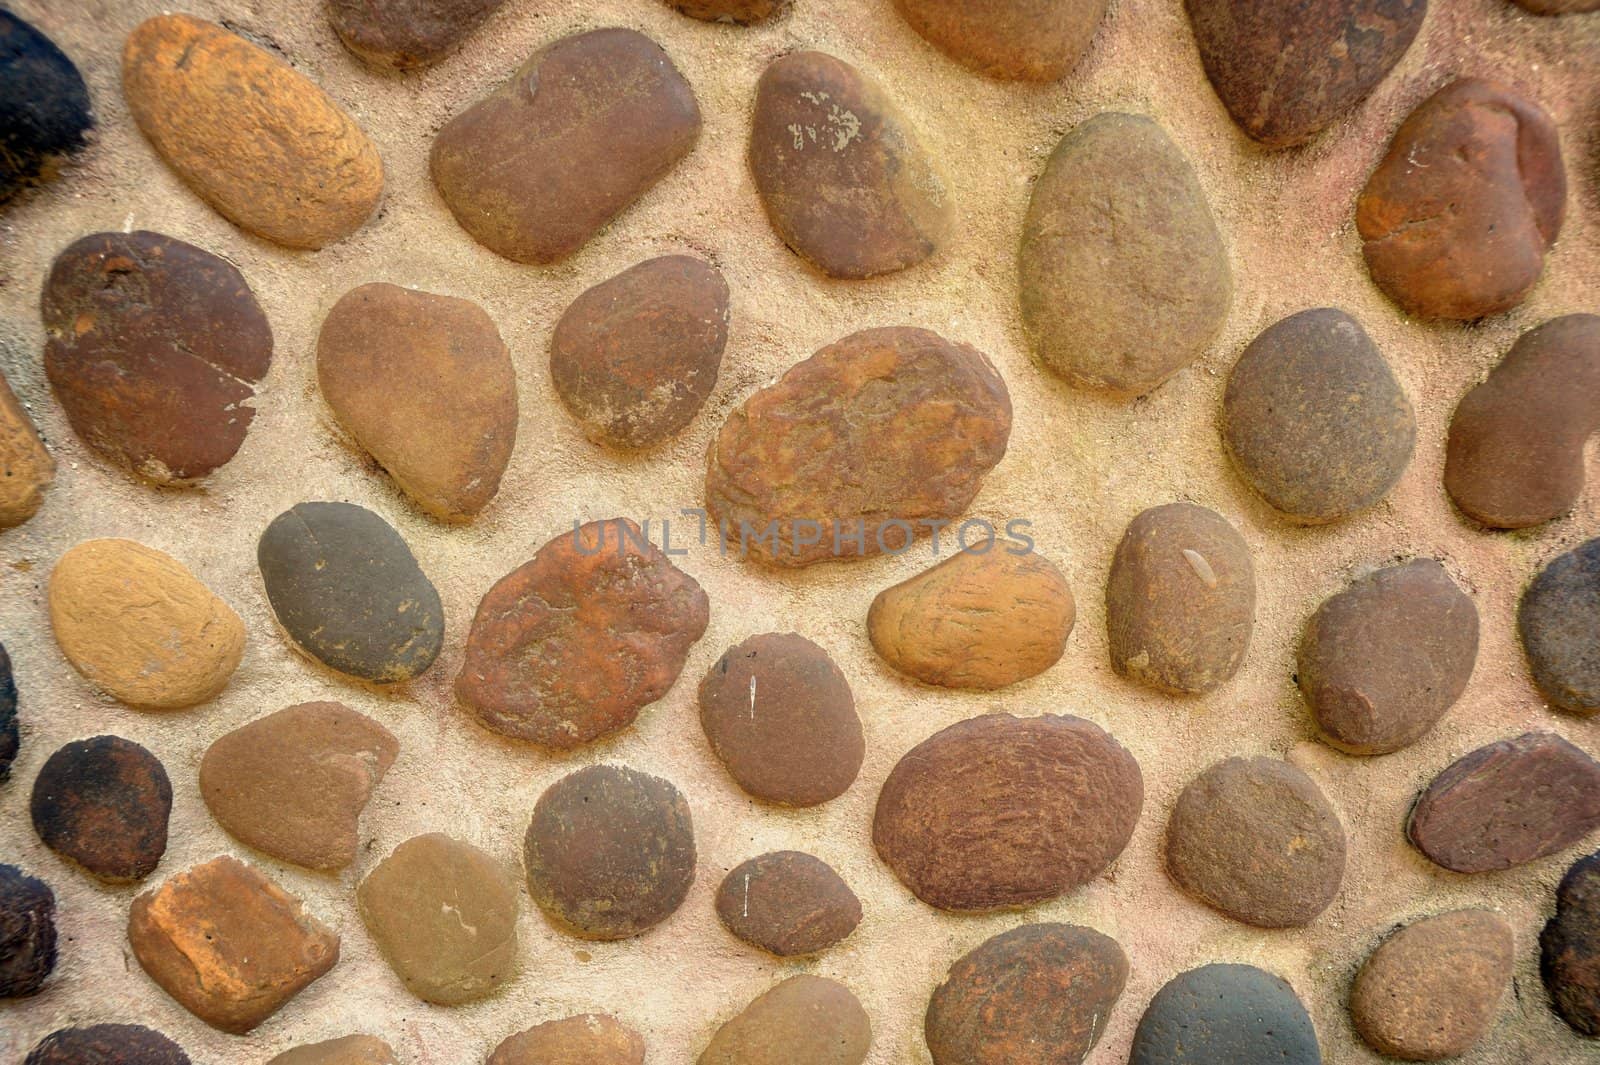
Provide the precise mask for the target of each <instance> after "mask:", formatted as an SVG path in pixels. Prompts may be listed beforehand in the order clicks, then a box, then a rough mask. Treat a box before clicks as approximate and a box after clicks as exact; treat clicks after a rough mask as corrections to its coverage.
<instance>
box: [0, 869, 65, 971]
mask: <svg viewBox="0 0 1600 1065" xmlns="http://www.w3.org/2000/svg"><path fill="white" fill-rule="evenodd" d="M55 967H56V896H55V892H53V891H51V890H50V885H49V884H46V883H45V882H44V881H43V880H36V879H34V878H33V877H31V876H28V875H27V874H26V873H24V872H23V871H22V870H21V869H18V868H17V867H16V866H14V865H0V999H6V998H25V997H27V996H29V995H36V994H38V993H39V991H40V989H41V988H43V987H44V982H45V981H46V980H48V979H49V978H50V973H51V972H52V971H53V970H54V969H55Z"/></svg>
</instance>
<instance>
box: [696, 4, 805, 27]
mask: <svg viewBox="0 0 1600 1065" xmlns="http://www.w3.org/2000/svg"><path fill="white" fill-rule="evenodd" d="M667 3H668V4H670V5H671V6H672V7H674V8H676V9H677V10H679V11H681V12H683V13H684V14H685V15H688V16H689V17H690V18H697V19H699V20H700V21H702V22H733V23H737V24H738V25H740V26H754V25H755V24H756V23H758V22H768V21H770V20H772V19H774V18H777V17H779V16H782V15H786V14H788V13H789V8H790V6H791V3H790V0H667Z"/></svg>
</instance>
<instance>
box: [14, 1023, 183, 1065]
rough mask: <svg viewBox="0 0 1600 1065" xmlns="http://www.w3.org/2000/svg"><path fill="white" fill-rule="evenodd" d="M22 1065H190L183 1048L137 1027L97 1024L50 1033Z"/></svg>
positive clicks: (150, 1031)
mask: <svg viewBox="0 0 1600 1065" xmlns="http://www.w3.org/2000/svg"><path fill="white" fill-rule="evenodd" d="M22 1065H189V1055H187V1054H185V1053H184V1052H183V1048H182V1047H180V1046H179V1045H178V1044H177V1043H174V1042H173V1041H172V1040H170V1039H168V1038H167V1037H166V1036H164V1035H162V1034H161V1033H160V1032H158V1031H155V1030H154V1029H152V1028H146V1027H144V1026H143V1025H138V1024H95V1025H90V1026H89V1027H87V1028H62V1029H60V1030H58V1031H54V1032H51V1033H50V1034H49V1035H47V1036H45V1037H44V1038H43V1039H41V1040H40V1041H39V1045H38V1046H36V1047H34V1048H33V1049H32V1050H31V1051H29V1052H28V1056H27V1057H26V1058H24V1059H23V1061H22Z"/></svg>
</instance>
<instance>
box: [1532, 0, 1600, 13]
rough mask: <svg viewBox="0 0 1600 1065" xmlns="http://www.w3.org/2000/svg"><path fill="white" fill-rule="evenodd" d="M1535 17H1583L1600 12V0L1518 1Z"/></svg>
mask: <svg viewBox="0 0 1600 1065" xmlns="http://www.w3.org/2000/svg"><path fill="white" fill-rule="evenodd" d="M1517 3H1518V4H1520V5H1522V7H1523V8H1524V9H1526V10H1528V11H1531V12H1533V13H1534V14H1535V15H1581V14H1584V13H1585V12H1589V11H1600V0H1517Z"/></svg>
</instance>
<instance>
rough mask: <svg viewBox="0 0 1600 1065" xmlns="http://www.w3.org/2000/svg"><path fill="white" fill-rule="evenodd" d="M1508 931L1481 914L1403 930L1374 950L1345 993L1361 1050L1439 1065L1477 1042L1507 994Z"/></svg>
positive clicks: (1459, 913) (1497, 919) (1511, 961)
mask: <svg viewBox="0 0 1600 1065" xmlns="http://www.w3.org/2000/svg"><path fill="white" fill-rule="evenodd" d="M1515 964H1516V950H1515V945H1514V944H1513V942H1512V938H1511V926H1510V925H1509V924H1507V923H1506V921H1505V918H1503V917H1501V916H1499V915H1498V914H1494V913H1490V912H1489V911H1487V910H1456V911H1455V912H1453V913H1443V914H1440V915H1438V916H1437V917H1428V918H1424V919H1423V920H1420V921H1416V922H1414V923H1412V924H1409V925H1407V926H1406V927H1404V928H1402V929H1401V930H1400V931H1398V932H1396V933H1395V934H1394V935H1392V936H1390V937H1389V938H1388V939H1386V940H1384V941H1383V943H1382V944H1381V945H1380V946H1379V947H1378V949H1377V950H1374V951H1373V952H1372V953H1371V954H1370V955H1369V956H1368V957H1367V960H1366V961H1365V962H1363V963H1362V965H1361V971H1360V972H1358V973H1357V974H1356V979H1355V984H1354V985H1353V986H1352V987H1351V989H1350V1017H1351V1019H1352V1020H1353V1021H1354V1022H1355V1026H1356V1031H1358V1032H1360V1033H1361V1038H1362V1039H1365V1040H1366V1041H1367V1045H1368V1046H1370V1047H1372V1049H1374V1050H1376V1051H1377V1052H1378V1053H1380V1054H1384V1055H1387V1056H1388V1057H1391V1058H1399V1059H1400V1060H1402V1061H1442V1060H1443V1059H1445V1058H1453V1057H1456V1056H1458V1055H1461V1054H1465V1053H1466V1052H1467V1051H1468V1050H1470V1049H1471V1048H1472V1046H1473V1045H1474V1044H1475V1043H1477V1042H1478V1040H1479V1039H1481V1038H1483V1035H1484V1033H1486V1032H1487V1031H1488V1030H1489V1028H1490V1026H1491V1025H1493V1024H1494V1019H1495V1016H1496V1014H1498V1013H1499V1012H1500V1000H1501V999H1502V998H1503V997H1504V996H1505V993H1506V989H1507V988H1508V987H1510V986H1511V971H1512V968H1513V966H1514V965H1515Z"/></svg>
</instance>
